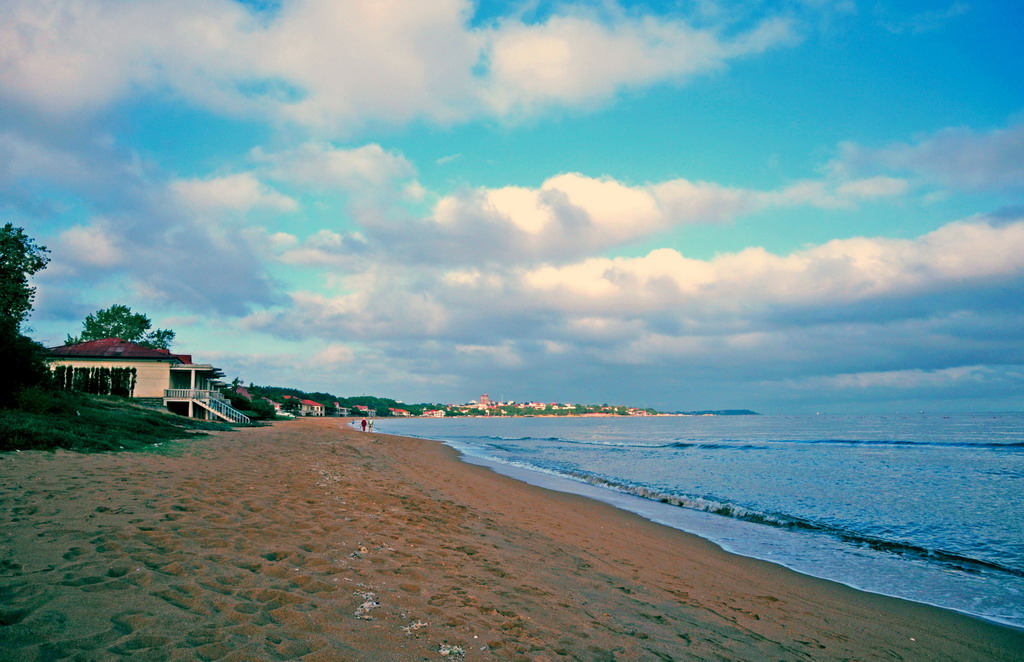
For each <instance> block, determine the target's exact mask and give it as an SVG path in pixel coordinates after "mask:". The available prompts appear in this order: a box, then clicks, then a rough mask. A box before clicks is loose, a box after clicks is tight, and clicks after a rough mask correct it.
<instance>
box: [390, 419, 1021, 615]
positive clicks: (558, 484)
mask: <svg viewBox="0 0 1024 662" xmlns="http://www.w3.org/2000/svg"><path fill="white" fill-rule="evenodd" d="M381 434H396V433H390V432H388V433H381ZM396 436H403V435H400V434H396ZM416 438H421V439H426V440H431V441H436V442H437V443H440V444H443V445H445V446H447V447H448V448H450V449H452V450H453V451H454V452H455V453H456V454H457V455H458V457H459V459H460V461H462V462H464V463H467V464H472V465H476V466H481V467H484V468H486V469H488V470H490V471H493V472H494V473H495V474H498V475H502V476H506V477H509V478H511V479H513V480H516V481H519V482H523V483H526V484H528V485H532V486H535V487H537V488H539V489H544V490H550V491H552V492H559V493H566V494H573V495H577V496H581V497H583V498H586V499H590V500H593V501H597V502H600V503H604V504H607V505H609V506H611V507H613V508H616V509H618V510H622V511H624V512H627V513H631V514H634V515H636V516H638V517H640V518H642V519H644V520H646V521H649V522H651V523H653V524H656V525H658V526H665V527H667V528H670V529H674V530H677V531H681V532H683V533H686V534H688V535H692V536H696V537H697V538H700V539H701V540H705V541H707V542H710V543H711V544H713V545H715V546H716V547H718V548H719V549H721V550H722V551H723V552H724V553H726V554H730V555H733V556H738V557H743V558H747V559H752V560H756V561H760V562H763V563H769V564H772V565H776V566H779V567H781V568H785V569H787V570H790V571H792V572H795V573H797V574H799V575H803V576H806V577H810V578H814V579H820V580H822V581H827V582H830V583H835V584H838V585H841V586H845V587H847V588H850V589H853V590H855V591H858V592H863V593H868V594H872V595H878V596H882V597H888V598H893V599H897V600H903V601H907V602H910V603H915V604H920V605H925V606H929V607H934V608H936V609H941V610H944V611H949V612H953V613H956V614H959V615H962V616H966V617H968V618H972V619H976V620H980V621H982V622H986V623H990V624H992V625H996V626H999V627H1006V628H1009V629H1011V630H1016V631H1021V632H1024V625H1021V624H1018V623H1014V622H1009V621H1004V620H1000V619H998V618H990V617H986V616H985V615H984V614H980V613H973V612H970V611H966V610H963V609H957V608H956V607H951V606H948V605H943V604H938V603H935V602H929V601H928V600H925V599H916V598H914V597H907V596H904V595H899V593H898V592H891V593H887V592H885V591H884V590H882V589H875V588H871V587H868V586H859V585H857V584H856V583H854V582H852V581H844V580H843V579H841V578H836V577H830V576H828V574H826V573H821V574H817V573H815V572H813V571H810V570H807V569H803V568H801V567H799V564H793V565H790V564H788V563H787V562H785V561H784V560H780V559H773V558H768V557H764V556H759V555H758V554H757V553H756V552H747V551H744V550H742V549H733V548H730V547H729V546H728V544H727V543H723V542H722V541H721V540H718V539H716V537H715V534H714V533H713V532H709V531H708V529H707V527H706V525H700V524H695V523H693V522H692V521H691V522H688V520H687V519H686V517H685V516H684V517H682V518H680V517H679V514H680V511H679V508H680V506H677V505H672V504H667V503H663V502H661V501H658V500H656V499H652V498H648V497H644V496H638V495H636V494H633V493H631V492H628V491H622V490H618V489H616V488H614V487H608V486H605V485H601V484H598V483H593V482H588V481H583V480H578V479H574V478H572V477H570V476H566V475H563V474H558V473H554V472H544V471H539V470H536V469H529V468H525V467H522V466H519V465H514V464H507V463H503V462H501V461H498V460H494V459H489V458H483V457H478V456H475V455H473V454H471V453H467V452H465V451H463V450H461V449H460V448H459V447H458V444H455V443H452V442H448V441H445V440H443V439H431V438H429V437H416ZM683 510H684V512H686V513H691V512H692V513H695V514H696V515H697V516H701V515H706V514H708V513H707V511H697V510H694V511H690V510H689V509H686V508H685V507H684V508H683ZM687 523H689V526H687ZM736 524H740V525H741V526H742V525H745V524H746V522H744V521H743V520H740V521H739V522H736ZM753 526H760V525H757V524H754V525H753Z"/></svg>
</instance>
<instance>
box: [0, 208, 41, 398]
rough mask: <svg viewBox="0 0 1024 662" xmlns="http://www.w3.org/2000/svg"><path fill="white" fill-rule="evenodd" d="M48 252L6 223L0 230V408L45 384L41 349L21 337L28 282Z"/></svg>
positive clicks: (29, 296) (29, 289)
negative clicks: (33, 388) (1, 373)
mask: <svg viewBox="0 0 1024 662" xmlns="http://www.w3.org/2000/svg"><path fill="white" fill-rule="evenodd" d="M47 252H48V251H47V250H46V247H45V246H39V245H38V244H36V243H35V241H34V240H33V239H32V238H31V237H29V236H28V235H26V234H25V232H24V230H22V229H21V228H16V227H14V226H13V225H11V224H10V223H7V224H6V225H4V226H3V228H2V229H0V365H2V366H3V376H2V377H0V407H10V406H13V405H14V404H15V400H16V396H17V395H18V393H19V392H20V391H21V390H22V389H24V388H26V387H32V386H37V385H40V384H44V383H45V382H46V380H47V377H48V375H49V372H48V370H47V366H46V361H45V358H44V353H45V349H44V348H43V346H42V345H40V344H39V343H37V342H35V341H34V340H32V339H31V338H28V337H27V336H24V335H22V334H21V324H22V322H24V321H25V319H27V318H28V315H29V313H30V312H31V311H32V301H33V299H34V297H35V288H34V287H32V286H31V285H29V282H28V279H29V276H32V275H33V274H35V273H36V272H37V271H40V270H41V269H43V268H45V267H46V264H47V263H48V262H49V261H50V260H49V258H48V257H46V253H47Z"/></svg>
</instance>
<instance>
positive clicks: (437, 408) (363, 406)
mask: <svg viewBox="0 0 1024 662" xmlns="http://www.w3.org/2000/svg"><path fill="white" fill-rule="evenodd" d="M233 393H234V394H236V395H237V396H238V397H239V398H245V399H247V400H248V401H249V402H252V403H256V402H261V401H262V403H263V404H264V405H265V406H272V407H273V408H274V409H275V411H276V412H277V413H278V414H279V415H284V416H287V415H293V416H340V417H352V416H355V417H374V418H376V417H382V418H384V417H393V418H406V417H408V418H411V417H419V418H445V417H457V416H538V417H539V416H595V417H596V416H665V415H676V416H718V415H740V414H749V415H756V412H753V411H750V410H747V409H728V410H702V411H687V412H683V411H680V412H670V413H666V412H661V411H658V410H656V409H653V408H651V407H632V406H628V405H615V404H575V403H565V402H541V401H529V402H516V401H512V400H495V399H492V398H491V397H490V396H489V395H487V394H486V393H484V394H483V395H481V396H480V397H479V398H478V399H476V400H470V401H469V402H467V403H464V404H438V403H420V404H406V403H404V402H401V401H399V400H392V399H390V398H381V397H376V396H354V397H347V398H343V397H337V396H334V395H332V394H330V393H322V392H315V393H307V392H303V391H299V390H297V389H291V388H281V387H274V386H255V385H253V384H250V385H249V386H248V387H245V386H242V385H240V384H235V385H233Z"/></svg>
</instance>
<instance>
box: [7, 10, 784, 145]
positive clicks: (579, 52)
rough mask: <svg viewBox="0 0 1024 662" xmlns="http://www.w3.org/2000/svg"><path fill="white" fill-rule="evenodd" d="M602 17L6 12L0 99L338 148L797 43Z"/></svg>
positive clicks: (754, 33)
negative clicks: (388, 126)
mask: <svg viewBox="0 0 1024 662" xmlns="http://www.w3.org/2000/svg"><path fill="white" fill-rule="evenodd" d="M607 7H608V8H610V11H608V12H606V13H607V15H605V16H597V15H590V14H585V13H583V12H579V11H575V10H573V9H572V8H571V7H570V6H569V5H565V6H562V7H561V8H560V9H559V10H558V12H556V13H555V14H554V15H552V16H551V17H549V18H548V19H547V20H545V21H543V22H541V23H531V24H527V23H524V22H522V21H521V20H520V19H519V18H516V17H511V16H509V17H506V18H505V19H503V20H500V21H499V22H498V23H496V24H495V25H492V26H490V27H486V28H479V29H477V28H473V27H471V26H470V25H469V21H470V17H471V15H472V10H473V7H472V4H471V3H470V2H468V0H435V1H433V2H423V3H408V2H397V1H390V2H380V1H378V0H350V1H348V2H344V3H339V2H335V1H333V0H295V1H293V2H287V3H282V4H281V5H280V7H277V8H275V10H274V11H271V12H267V11H259V10H255V9H251V8H247V7H246V6H245V5H243V4H242V3H236V2H230V1H229V0H153V1H151V2H145V3H124V2H118V1H115V0H8V1H7V2H4V3H2V4H0V89H2V90H3V91H2V92H0V94H3V95H5V96H8V97H9V98H15V99H18V100H20V101H21V102H22V103H24V104H27V105H28V106H31V107H33V108H38V109H42V110H44V111H46V112H49V113H55V114H58V115H65V114H69V113H73V112H80V111H90V110H96V109H100V108H102V107H104V106H106V105H108V104H111V103H114V102H117V101H118V100H120V99H122V98H124V97H125V96H127V95H128V94H136V93H138V92H140V91H141V92H149V93H151V94H171V95H176V96H180V97H182V98H185V99H187V100H188V101H190V102H192V103H194V104H198V105H200V106H201V107H204V108H209V109H213V110H215V111H217V112H224V113H229V114H235V115H240V116H247V117H258V118H272V119H276V120H282V121H286V122H293V123H296V124H299V125H302V126H306V127H312V128H315V129H317V130H321V131H325V132H328V133H333V134H344V133H348V132H351V131H352V130H353V129H356V128H359V127H362V126H365V125H367V124H372V123H378V122H381V121H383V122H407V121H409V120H412V119H415V118H420V117H425V118H429V119H431V120H434V121H440V122H445V123H448V122H452V121H460V120H464V119H468V118H470V117H476V116H480V115H488V114H497V115H506V114H509V113H521V112H523V111H527V112H532V111H533V110H536V109H541V108H544V107H547V106H550V105H557V106H563V105H569V106H574V105H578V104H591V103H593V102H595V101H601V100H605V99H608V98H610V97H611V96H612V95H614V94H615V93H616V92H618V91H619V90H621V89H624V88H630V87H638V86H645V85H651V84H656V83H659V82H665V81H679V80H683V79H685V78H686V77H689V76H693V75H695V74H699V73H703V72H707V71H712V70H715V69H718V68H721V67H723V66H724V65H725V63H726V62H727V61H728V60H729V59H731V58H735V57H739V56H743V55H748V54H753V53H758V52H761V51H763V50H765V49H766V48H771V47H774V46H780V45H785V44H789V43H792V41H793V33H792V30H791V28H790V27H789V24H788V23H787V22H785V21H783V20H780V19H768V20H765V21H763V22H762V23H761V24H760V25H758V26H756V27H755V28H754V29H753V30H751V31H750V32H748V33H745V34H741V35H738V36H735V37H733V38H725V37H722V36H720V35H719V34H717V33H716V32H715V31H714V30H710V29H695V28H693V27H691V26H689V25H688V24H686V23H685V22H683V21H682V20H678V19H673V18H666V17H658V16H655V15H632V14H627V13H626V12H623V11H620V10H618V9H617V8H615V6H614V5H608V6H607Z"/></svg>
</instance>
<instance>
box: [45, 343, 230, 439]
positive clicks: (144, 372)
mask: <svg viewBox="0 0 1024 662" xmlns="http://www.w3.org/2000/svg"><path fill="white" fill-rule="evenodd" d="M47 353H48V355H49V356H48V361H49V363H50V368H51V370H55V369H56V368H57V367H58V366H63V367H65V368H66V369H68V370H77V369H90V368H129V369H131V370H134V376H135V379H134V380H133V388H132V390H131V397H133V398H140V399H147V400H154V399H157V400H161V401H162V402H163V404H164V406H165V407H167V409H169V410H170V411H172V412H174V413H176V414H181V415H183V416H188V417H189V418H200V419H222V420H225V421H230V422H232V423H248V422H249V417H248V416H246V415H244V414H242V413H241V412H239V411H238V410H237V409H234V408H232V407H231V406H230V405H229V404H228V403H227V400H226V399H225V398H224V396H223V395H222V394H221V392H220V390H219V387H220V386H222V385H223V384H222V383H221V382H219V381H217V380H218V378H220V377H223V376H224V373H223V372H221V370H220V368H215V367H214V366H212V365H210V364H209V363H194V362H193V361H192V355H191V354H172V353H171V352H170V350H166V349H152V348H150V347H143V346H142V345H138V344H136V343H133V342H128V341H127V340H121V339H120V338H103V339H101V340H88V341H86V342H80V343H72V344H70V345H62V346H60V347H50V348H49V349H48V350H47Z"/></svg>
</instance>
